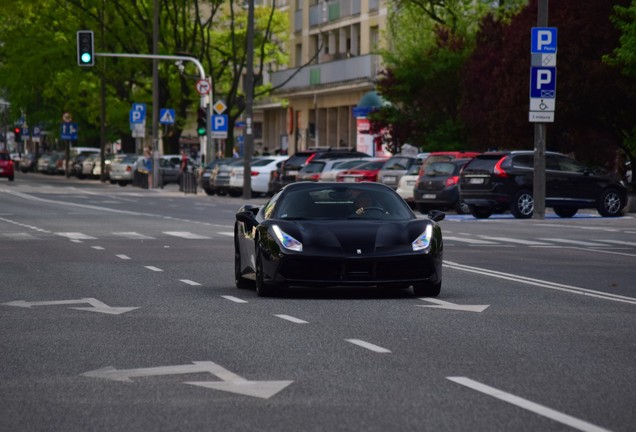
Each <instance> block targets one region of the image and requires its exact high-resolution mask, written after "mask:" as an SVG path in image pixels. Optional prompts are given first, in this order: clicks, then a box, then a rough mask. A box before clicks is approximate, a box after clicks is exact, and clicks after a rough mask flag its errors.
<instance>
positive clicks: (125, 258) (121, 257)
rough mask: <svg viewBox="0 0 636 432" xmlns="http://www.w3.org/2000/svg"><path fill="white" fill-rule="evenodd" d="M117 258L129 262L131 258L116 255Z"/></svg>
mask: <svg viewBox="0 0 636 432" xmlns="http://www.w3.org/2000/svg"><path fill="white" fill-rule="evenodd" d="M115 256H116V257H117V258H120V259H123V260H129V259H130V257H129V256H128V255H115Z"/></svg>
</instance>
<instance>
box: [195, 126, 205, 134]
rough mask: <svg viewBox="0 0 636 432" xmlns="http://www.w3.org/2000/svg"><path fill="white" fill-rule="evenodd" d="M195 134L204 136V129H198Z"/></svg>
mask: <svg viewBox="0 0 636 432" xmlns="http://www.w3.org/2000/svg"><path fill="white" fill-rule="evenodd" d="M197 133H198V134H199V136H203V135H205V128H198V129H197Z"/></svg>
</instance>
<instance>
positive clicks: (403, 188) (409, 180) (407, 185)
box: [395, 163, 422, 208]
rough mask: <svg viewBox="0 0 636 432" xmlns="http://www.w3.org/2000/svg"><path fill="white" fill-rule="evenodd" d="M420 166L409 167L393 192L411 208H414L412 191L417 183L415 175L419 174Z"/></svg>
mask: <svg viewBox="0 0 636 432" xmlns="http://www.w3.org/2000/svg"><path fill="white" fill-rule="evenodd" d="M421 166H422V164H421V163H420V164H413V165H411V167H410V168H409V169H408V170H407V171H406V174H404V175H403V176H402V177H401V178H400V181H399V182H398V187H397V189H396V190H395V191H396V192H397V193H398V195H400V196H401V197H402V199H403V200H404V201H406V202H407V204H408V205H409V206H410V207H411V208H415V201H414V198H413V189H414V188H415V183H417V175H418V174H419V172H420V167H421Z"/></svg>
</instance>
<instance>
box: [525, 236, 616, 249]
mask: <svg viewBox="0 0 636 432" xmlns="http://www.w3.org/2000/svg"><path fill="white" fill-rule="evenodd" d="M538 240H545V241H550V242H554V243H563V244H571V245H576V246H597V247H607V245H603V244H600V243H594V242H590V241H579V240H570V239H560V238H549V239H548V238H540V239H538Z"/></svg>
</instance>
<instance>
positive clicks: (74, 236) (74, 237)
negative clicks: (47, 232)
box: [55, 232, 97, 240]
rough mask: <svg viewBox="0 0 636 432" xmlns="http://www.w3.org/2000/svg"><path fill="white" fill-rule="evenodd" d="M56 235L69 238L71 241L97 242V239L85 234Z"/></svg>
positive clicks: (67, 233)
mask: <svg viewBox="0 0 636 432" xmlns="http://www.w3.org/2000/svg"><path fill="white" fill-rule="evenodd" d="M55 234H56V235H59V236H60V237H66V238H69V239H71V240H97V238H96V237H93V236H89V235H88V234H83V233H79V232H58V233H55Z"/></svg>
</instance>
